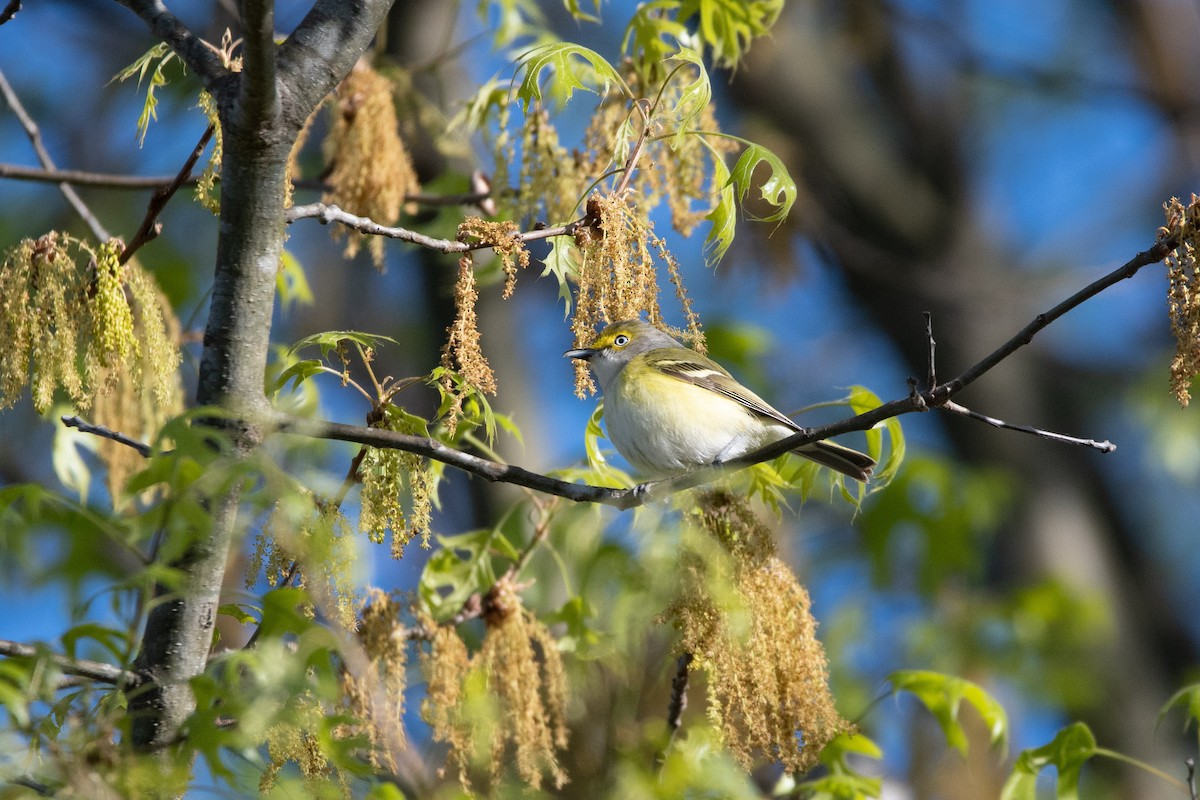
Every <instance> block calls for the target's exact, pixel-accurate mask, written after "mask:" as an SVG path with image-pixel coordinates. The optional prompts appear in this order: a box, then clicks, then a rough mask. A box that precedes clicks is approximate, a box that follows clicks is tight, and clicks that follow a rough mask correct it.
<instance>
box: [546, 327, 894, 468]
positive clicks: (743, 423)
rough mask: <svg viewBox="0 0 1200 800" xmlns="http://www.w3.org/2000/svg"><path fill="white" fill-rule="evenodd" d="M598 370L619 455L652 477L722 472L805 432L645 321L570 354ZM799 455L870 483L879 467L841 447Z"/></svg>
mask: <svg viewBox="0 0 1200 800" xmlns="http://www.w3.org/2000/svg"><path fill="white" fill-rule="evenodd" d="M563 355H564V356H566V357H569V358H579V359H582V360H584V361H586V362H588V364H589V365H590V366H591V368H592V371H593V372H594V373H595V374H596V379H597V380H598V381H599V382H600V390H601V391H602V392H603V393H604V422H605V425H606V427H607V428H608V436H609V438H610V439H611V440H612V443H613V444H614V445H615V446H616V448H617V451H618V452H619V453H620V454H621V455H623V456H625V458H626V460H628V461H629V463H630V464H632V465H633V466H634V467H635V468H636V469H638V470H640V471H641V472H643V473H644V474H645V475H647V476H649V477H662V476H666V475H672V474H678V473H681V472H685V471H687V470H691V469H696V468H698V467H706V466H709V465H712V464H719V463H721V462H724V461H729V460H730V459H734V458H737V457H738V456H741V455H745V454H746V453H750V452H753V451H754V450H757V449H758V448H760V447H763V446H765V445H768V444H770V443H771V442H777V441H779V440H780V439H783V438H785V437H787V436H791V435H792V434H794V433H796V432H797V431H799V430H800V427H799V426H798V425H797V424H796V423H794V422H792V421H791V420H790V419H788V418H787V417H785V416H784V415H783V414H780V413H779V412H778V411H776V410H775V409H774V408H772V407H771V406H770V405H769V404H767V402H766V401H765V400H763V399H762V398H761V397H759V396H758V395H756V394H755V393H754V392H752V391H750V390H749V389H747V388H746V387H745V386H742V385H741V384H740V383H738V382H737V381H736V380H734V378H733V376H732V375H730V374H729V372H728V371H727V370H726V369H725V368H724V367H722V366H721V365H720V364H718V363H717V362H715V361H713V360H712V359H711V358H708V357H706V356H703V355H701V354H699V353H697V352H696V351H695V350H690V349H688V348H686V347H684V346H683V345H682V344H680V343H679V342H677V341H676V340H675V339H672V338H671V337H670V336H668V335H667V334H665V333H663V332H662V331H660V330H659V329H658V328H655V327H654V326H653V325H650V324H649V323H646V322H642V321H641V320H637V319H633V320H625V321H624V322H614V323H613V324H612V325H609V326H608V327H607V328H605V329H604V330H603V331H601V332H600V335H599V336H597V337H596V338H595V339H594V340H593V341H592V343H591V346H590V347H583V348H580V349H578V350H568V351H567V352H565V353H563ZM792 452H794V453H799V454H800V455H802V456H804V457H805V458H809V459H812V460H813V461H816V462H817V463H818V464H823V465H824V466H827V467H829V468H831V469H835V470H837V471H838V472H841V473H843V474H845V475H849V476H850V477H851V478H854V479H856V480H860V481H865V480H867V479H868V478H869V477H870V475H871V470H872V469H874V468H875V460H874V459H873V458H871V457H870V456H867V455H864V454H863V453H860V452H858V451H857V450H851V449H850V448H849V447H842V446H841V445H840V444H834V443H833V442H813V443H812V444H806V445H802V446H801V447H797V448H796V449H795V450H793V451H792Z"/></svg>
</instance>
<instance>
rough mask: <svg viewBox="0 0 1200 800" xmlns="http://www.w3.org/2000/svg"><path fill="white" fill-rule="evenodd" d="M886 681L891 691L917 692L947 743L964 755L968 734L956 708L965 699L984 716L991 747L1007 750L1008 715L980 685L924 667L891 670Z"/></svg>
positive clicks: (918, 697) (915, 693)
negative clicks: (940, 728) (929, 670)
mask: <svg viewBox="0 0 1200 800" xmlns="http://www.w3.org/2000/svg"><path fill="white" fill-rule="evenodd" d="M888 680H889V681H890V682H891V684H892V688H893V691H897V692H899V691H907V692H912V693H913V694H914V695H916V697H917V699H918V700H920V701H921V702H922V703H924V704H925V707H926V708H928V709H929V712H930V713H931V714H933V716H934V718H935V719H936V720H937V721H938V724H939V725H941V726H942V733H943V734H944V735H945V736H946V743H947V744H949V745H950V746H951V747H953V748H955V749H956V750H958V751H959V752H960V753H962V754H963V755H966V753H967V734H966V731H964V730H963V727H962V724H961V723H960V722H959V721H958V711H959V708H960V707H961V705H962V702H963V701H964V700H965V701H966V702H968V703H970V704H971V705H972V706H974V707H975V710H976V711H978V712H979V716H980V717H982V718H983V722H984V724H985V725H987V727H988V734H989V738H990V740H991V744H992V746H993V747H995V746H999V747H1001V748H1002V749H1007V746H1008V714H1007V713H1005V711H1004V707H1003V706H1002V705H1000V703H999V702H998V701H997V700H996V699H995V698H994V697H992V696H991V695H990V694H988V693H987V692H986V691H984V689H983V688H982V687H981V686H979V684H976V683H972V682H971V681H968V680H965V679H963V678H957V677H954V676H953V675H942V674H941V673H938V672H927V671H923V670H902V671H900V672H893V673H892V674H891V675H889V676H888Z"/></svg>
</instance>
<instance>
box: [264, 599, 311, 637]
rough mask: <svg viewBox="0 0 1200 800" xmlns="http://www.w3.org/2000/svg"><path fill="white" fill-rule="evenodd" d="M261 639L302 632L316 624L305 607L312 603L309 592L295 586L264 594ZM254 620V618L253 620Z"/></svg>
mask: <svg viewBox="0 0 1200 800" xmlns="http://www.w3.org/2000/svg"><path fill="white" fill-rule="evenodd" d="M262 604H263V606H262V622H261V623H260V624H259V634H258V638H259V640H260V641H268V640H271V639H277V638H279V637H281V636H284V635H285V634H297V635H298V634H301V633H303V632H305V631H307V630H308V629H309V628H312V627H313V625H314V624H315V623H314V622H313V621H312V620H311V619H309V618H308V616H306V615H305V613H304V611H303V609H304V608H307V607H310V606H311V605H312V600H311V599H310V598H309V596H308V592H306V591H304V590H303V589H297V588H295V587H291V586H289V587H287V588H283V589H272V590H271V591H269V592H267V593H266V594H265V595H263V599H262ZM251 621H253V619H252V620H251Z"/></svg>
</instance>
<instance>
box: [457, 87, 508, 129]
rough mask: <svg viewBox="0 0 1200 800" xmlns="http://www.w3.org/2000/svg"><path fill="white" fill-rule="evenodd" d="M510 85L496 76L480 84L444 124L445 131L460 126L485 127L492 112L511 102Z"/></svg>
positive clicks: (469, 127)
mask: <svg viewBox="0 0 1200 800" xmlns="http://www.w3.org/2000/svg"><path fill="white" fill-rule="evenodd" d="M511 97H512V89H511V87H510V86H509V85H508V84H507V83H505V82H502V81H500V80H498V79H496V78H492V79H491V80H489V81H487V82H486V83H484V84H483V85H482V86H480V87H479V88H478V89H477V90H476V91H475V94H473V95H472V96H471V98H470V99H469V100H468V101H467V103H466V105H465V106H463V109H462V110H461V111H459V112H458V113H457V114H455V115H454V117H453V118H452V119H451V120H450V122H449V123H447V125H446V130H447V131H455V130H458V129H459V128H460V127H465V128H467V129H469V130H474V131H479V130H484V129H485V128H487V125H488V122H489V120H491V118H492V112H494V111H497V112H498V111H500V110H501V109H504V108H506V107H507V106H508V105H509V103H510V102H511Z"/></svg>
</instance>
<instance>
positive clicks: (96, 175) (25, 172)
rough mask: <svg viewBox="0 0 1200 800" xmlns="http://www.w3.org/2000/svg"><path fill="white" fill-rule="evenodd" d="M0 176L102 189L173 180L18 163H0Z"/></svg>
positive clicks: (163, 183)
mask: <svg viewBox="0 0 1200 800" xmlns="http://www.w3.org/2000/svg"><path fill="white" fill-rule="evenodd" d="M0 178H11V179H13V180H20V181H33V182H35V183H70V184H74V185H75V186H97V187H100V188H103V189H158V188H160V187H163V186H167V185H169V184H170V183H171V181H173V180H174V177H173V176H171V175H157V176H155V175H118V174H114V173H105V172H85V171H83V170H78V169H38V168H37V167H25V166H21V165H20V164H0Z"/></svg>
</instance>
